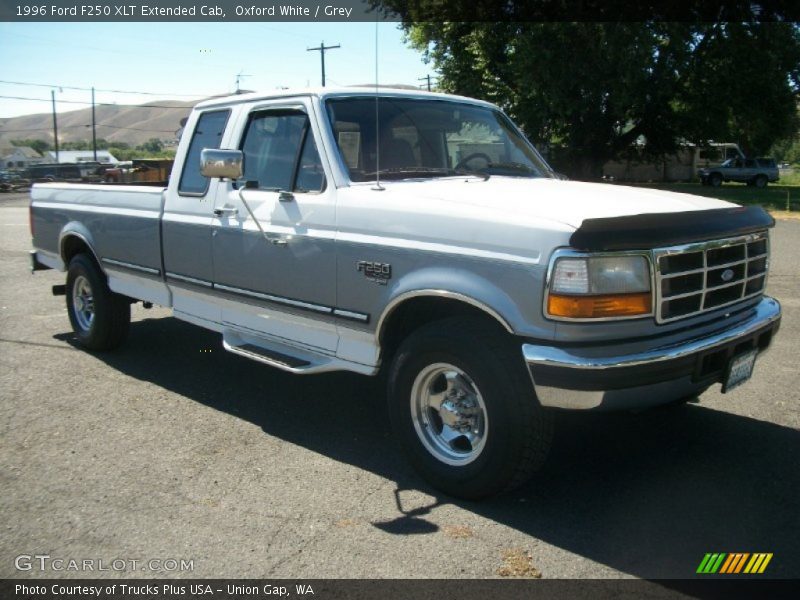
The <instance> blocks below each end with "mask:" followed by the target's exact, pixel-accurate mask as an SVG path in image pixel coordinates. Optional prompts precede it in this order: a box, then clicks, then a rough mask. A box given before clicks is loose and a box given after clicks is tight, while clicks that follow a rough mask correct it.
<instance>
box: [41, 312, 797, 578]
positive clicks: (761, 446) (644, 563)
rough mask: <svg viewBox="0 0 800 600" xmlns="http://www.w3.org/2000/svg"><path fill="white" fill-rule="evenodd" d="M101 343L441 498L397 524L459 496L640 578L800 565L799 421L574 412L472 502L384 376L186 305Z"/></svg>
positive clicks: (416, 524) (184, 385)
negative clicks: (745, 557) (523, 476)
mask: <svg viewBox="0 0 800 600" xmlns="http://www.w3.org/2000/svg"><path fill="white" fill-rule="evenodd" d="M55 337H56V338H57V339H60V340H66V341H68V342H69V343H73V342H72V336H71V335H67V334H60V335H58V336H55ZM206 349H211V350H212V351H211V352H208V351H207V350H206ZM96 356H97V358H98V359H100V360H103V361H104V362H106V363H107V364H108V365H109V366H111V367H113V368H114V369H117V370H118V371H120V372H122V373H125V374H126V375H128V376H130V377H134V378H136V379H139V380H142V381H147V382H151V383H153V384H155V385H158V386H160V387H162V388H165V389H167V390H170V391H173V392H175V393H177V394H180V395H182V396H185V397H187V398H190V399H193V400H195V401H197V402H200V403H202V404H204V405H207V406H209V407H212V408H214V409H216V410H219V411H224V412H227V413H229V414H231V415H234V416H236V417H238V418H240V419H245V420H247V421H249V422H251V423H253V424H255V425H258V426H259V427H261V428H262V429H263V431H264V432H265V433H266V434H267V435H270V436H274V437H276V438H279V439H282V440H286V441H288V442H290V443H292V444H296V445H299V446H302V447H305V448H307V449H309V450H311V451H313V452H317V453H320V454H322V455H324V456H327V457H329V458H331V459H334V460H337V461H340V462H343V463H346V464H350V465H353V466H355V467H358V468H360V469H365V470H367V471H371V472H373V473H375V474H377V475H379V476H381V477H384V478H386V479H388V480H391V481H394V482H396V484H397V490H405V489H420V490H423V491H425V492H426V493H428V494H430V495H432V496H433V497H434V498H436V500H435V502H433V503H432V504H431V505H430V506H428V507H421V508H416V509H413V510H404V509H403V508H402V506H401V503H400V501H399V494H398V492H396V494H395V495H396V496H397V498H398V501H397V505H398V512H397V518H396V519H395V520H393V521H390V522H387V523H377V524H375V526H376V527H379V528H380V529H382V530H383V531H386V532H389V533H392V534H398V535H408V534H420V535H425V534H427V533H432V532H435V531H437V530H438V527H437V526H436V525H435V524H432V523H429V522H428V521H426V520H425V516H426V514H428V513H429V512H430V511H431V510H433V509H434V508H435V507H436V506H439V505H441V504H447V503H450V504H455V505H457V506H459V507H461V508H462V509H464V510H468V511H471V512H474V513H476V514H478V515H480V516H482V517H484V518H487V519H491V520H493V521H496V522H498V523H500V524H503V525H506V526H508V527H512V528H515V529H517V530H519V531H521V532H524V533H525V534H528V535H530V536H533V537H535V538H538V539H540V540H543V541H544V542H546V543H548V544H552V545H554V546H557V547H559V548H563V549H565V550H567V551H569V552H572V553H575V554H578V555H581V556H584V557H586V558H588V559H590V560H592V561H595V562H598V563H601V564H603V565H607V566H609V567H611V568H614V569H617V570H619V571H622V572H625V573H628V574H631V575H635V576H638V577H644V578H675V577H678V578H687V577H692V576H694V573H695V570H696V569H697V566H698V564H699V563H700V561H701V559H702V558H703V555H704V554H705V553H706V552H772V553H774V558H773V560H772V562H771V563H770V566H769V569H768V572H767V575H768V576H771V577H783V578H788V577H796V576H798V575H799V574H800V536H798V534H797V532H798V531H800V510H799V509H798V498H800V468H798V459H799V458H800V453H798V450H800V433H799V432H798V431H797V430H795V429H792V428H790V427H784V426H780V425H776V424H773V423H769V422H765V421H759V420H756V419H753V418H749V417H743V416H737V415H733V414H729V413H725V412H721V411H718V410H713V409H709V408H704V407H703V406H702V405H688V406H681V407H672V408H668V409H656V410H651V411H648V412H644V413H641V414H629V413H623V414H575V413H572V414H568V413H561V414H559V415H558V421H557V434H556V435H557V437H556V444H555V446H554V448H553V451H552V453H551V455H550V459H549V461H548V463H547V465H546V467H545V468H544V470H543V471H542V472H541V473H539V474H538V475H537V476H536V477H535V478H534V480H532V481H531V482H530V484H528V485H527V486H526V487H524V488H523V489H520V490H518V491H516V492H514V493H512V494H508V495H505V496H502V497H499V498H495V499H490V500H487V501H484V502H480V503H478V502H463V501H458V500H454V499H452V498H448V497H446V496H442V495H441V494H437V493H436V492H435V491H433V490H431V489H430V488H428V487H427V486H426V485H425V484H424V483H423V482H422V481H421V480H420V479H418V478H417V477H416V476H415V474H414V473H413V472H412V470H411V468H410V467H409V466H408V465H407V464H406V462H405V460H404V458H403V456H402V455H401V452H400V450H399V448H398V447H397V446H396V445H395V443H394V441H393V439H392V437H391V432H390V430H389V425H388V419H387V416H386V410H385V392H384V389H383V385H382V383H381V382H380V381H378V380H377V379H375V378H366V377H360V376H357V375H351V374H344V373H332V374H327V375H317V376H307V377H300V376H294V375H291V374H288V373H283V372H281V371H278V370H276V369H272V368H269V367H267V366H264V365H260V364H257V363H254V362H251V361H248V360H245V359H242V358H239V357H236V356H234V355H231V354H229V353H226V352H224V351H223V350H222V348H221V344H220V338H219V335H218V334H215V333H212V332H209V331H206V330H203V329H200V328H197V327H194V326H192V325H188V324H186V323H183V322H181V321H178V320H176V319H174V318H163V319H146V320H143V321H138V322H135V323H133V324H132V325H131V336H130V339H129V341H128V343H127V344H126V345H125V346H124V347H123V348H121V349H120V350H118V351H116V352H113V353H105V354H97V355H96ZM739 393H745V394H746V393H747V391H746V389H745V390H742V391H740V392H739Z"/></svg>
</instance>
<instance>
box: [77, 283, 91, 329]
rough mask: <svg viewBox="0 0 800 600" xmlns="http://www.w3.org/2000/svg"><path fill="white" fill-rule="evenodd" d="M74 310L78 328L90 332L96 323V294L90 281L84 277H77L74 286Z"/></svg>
mask: <svg viewBox="0 0 800 600" xmlns="http://www.w3.org/2000/svg"><path fill="white" fill-rule="evenodd" d="M72 309H73V311H74V312H75V321H76V322H77V324H78V326H79V327H80V328H81V329H82V330H83V331H89V330H90V329H91V328H92V323H94V293H93V292H92V285H91V284H90V283H89V280H88V279H87V278H86V277H84V276H83V275H79V276H78V277H76V278H75V283H74V284H73V285H72Z"/></svg>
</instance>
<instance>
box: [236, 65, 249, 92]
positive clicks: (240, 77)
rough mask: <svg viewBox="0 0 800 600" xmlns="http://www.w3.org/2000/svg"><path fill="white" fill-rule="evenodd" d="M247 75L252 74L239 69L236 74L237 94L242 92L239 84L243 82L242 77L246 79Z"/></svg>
mask: <svg viewBox="0 0 800 600" xmlns="http://www.w3.org/2000/svg"><path fill="white" fill-rule="evenodd" d="M245 77H250V75H248V74H246V73H245V72H244V71H239V73H238V74H237V75H236V93H237V94H241V93H242V90H241V89H240V86H239V84H240V83H241V82H242V79H244V78H245Z"/></svg>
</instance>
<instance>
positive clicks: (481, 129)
mask: <svg viewBox="0 0 800 600" xmlns="http://www.w3.org/2000/svg"><path fill="white" fill-rule="evenodd" d="M326 105H327V110H328V117H329V118H330V122H331V126H332V129H333V134H334V137H335V139H336V143H337V146H338V148H339V152H340V153H341V156H342V162H343V163H344V165H345V166H346V167H347V169H348V172H349V174H350V179H351V181H371V180H373V179H375V176H376V174H377V172H378V169H379V170H380V177H381V179H410V178H425V177H446V176H449V175H458V174H464V173H471V174H475V175H479V176H482V177H489V176H491V175H505V176H509V177H553V174H552V171H551V170H550V168H549V167H548V166H547V164H546V163H545V162H544V160H543V159H542V158H541V157H540V156H539V155H538V154H537V153H536V151H535V150H534V149H533V148H532V147H531V146H530V144H529V143H528V142H527V141H526V140H525V139H524V138H523V137H522V136H521V135H520V134H519V133H518V132H517V130H516V129H515V128H514V126H513V125H512V124H511V122H510V121H509V120H508V119H507V118H506V117H505V116H504V115H503V114H502V113H501V112H499V111H497V110H494V109H491V108H486V107H482V106H475V105H473V104H465V103H460V102H450V101H445V100H428V99H414V98H398V97H387V96H384V97H380V98H379V100H378V111H377V113H378V118H377V123H378V127H377V135H376V127H375V125H376V110H375V97H374V96H373V97H348V98H332V99H329V100H328V101H327V103H326ZM378 138H379V139H380V144H379V148H380V157H379V159H378V157H377V153H376V151H375V150H376V146H377V144H376V139H378Z"/></svg>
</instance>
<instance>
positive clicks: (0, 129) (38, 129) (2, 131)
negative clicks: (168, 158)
mask: <svg viewBox="0 0 800 600" xmlns="http://www.w3.org/2000/svg"><path fill="white" fill-rule="evenodd" d="M75 127H84V128H85V127H91V125H61V127H60V128H61V129H68V128H75ZM97 127H108V128H110V129H126V130H128V131H144V132H148V133H172V134H174V133H175V130H174V129H142V128H140V127H120V126H118V125H103V124H102V123H98V124H97ZM51 129H52V128H51V127H36V128H32V129H2V126H0V134H3V133H24V132H26V131H50V130H51Z"/></svg>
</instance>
